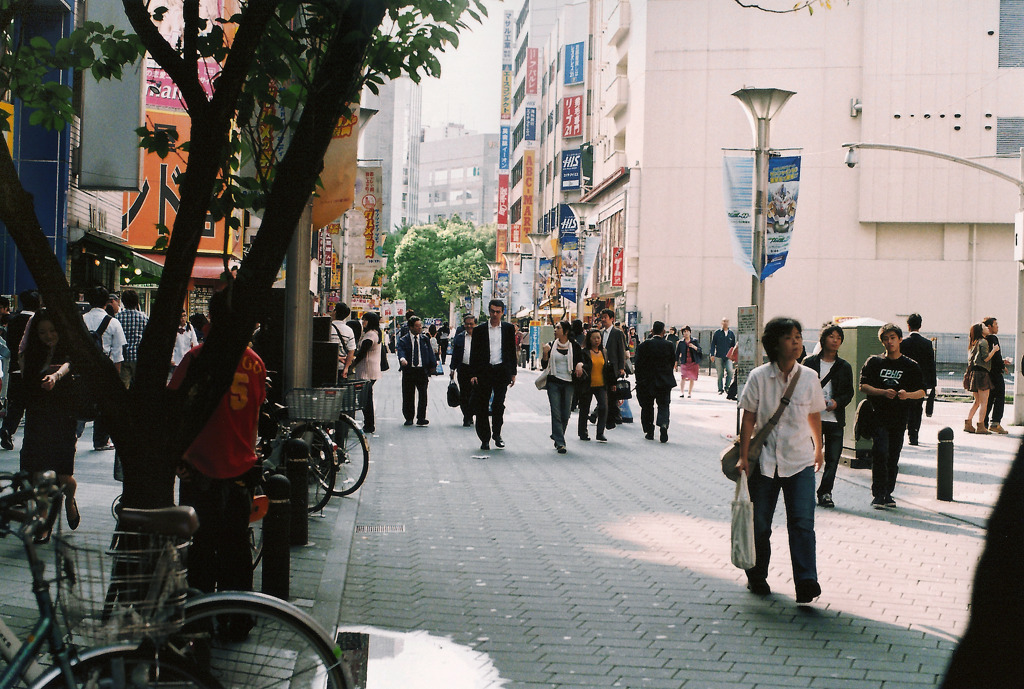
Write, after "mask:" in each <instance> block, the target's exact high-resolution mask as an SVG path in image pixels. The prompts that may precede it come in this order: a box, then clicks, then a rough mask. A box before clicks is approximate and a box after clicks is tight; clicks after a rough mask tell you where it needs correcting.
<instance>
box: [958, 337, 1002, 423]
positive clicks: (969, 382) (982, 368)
mask: <svg viewBox="0 0 1024 689" xmlns="http://www.w3.org/2000/svg"><path fill="white" fill-rule="evenodd" d="M988 334H989V329H988V326H987V325H985V324H984V323H975V324H974V325H972V326H971V329H970V331H969V335H970V344H969V345H968V347H967V373H965V374H964V389H965V390H967V391H968V392H970V393H971V394H972V395H974V404H972V405H971V410H970V411H969V412H968V413H967V420H966V421H965V422H964V430H965V431H966V432H968V433H977V434H979V435H988V434H989V433H991V432H992V431H990V430H988V428H986V427H985V423H984V421H983V417H984V416H985V409H986V407H987V406H988V393H989V390H991V389H992V380H991V378H990V374H991V371H992V357H994V356H995V355H996V353H997V352H998V351H999V345H996V346H994V347H993V346H991V345H989V343H988V340H987V339H985V336H986V335H988ZM975 412H977V413H978V425H977V426H975V425H974V424H973V423H972V420H973V419H974V413H975Z"/></svg>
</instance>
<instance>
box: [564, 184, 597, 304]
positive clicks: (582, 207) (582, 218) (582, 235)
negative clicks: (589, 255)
mask: <svg viewBox="0 0 1024 689" xmlns="http://www.w3.org/2000/svg"><path fill="white" fill-rule="evenodd" d="M593 207H594V204H593V203H591V202H589V201H574V202H572V203H570V204H569V208H571V209H572V212H573V213H574V214H575V215H576V221H577V224H576V250H577V254H578V256H577V260H576V320H579V321H582V320H583V244H584V242H585V241H586V237H587V212H588V211H589V210H590V209H591V208H593Z"/></svg>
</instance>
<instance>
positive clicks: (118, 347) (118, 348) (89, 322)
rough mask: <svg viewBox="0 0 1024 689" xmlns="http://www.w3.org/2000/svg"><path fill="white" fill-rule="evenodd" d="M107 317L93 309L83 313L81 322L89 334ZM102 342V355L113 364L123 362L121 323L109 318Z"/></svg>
mask: <svg viewBox="0 0 1024 689" xmlns="http://www.w3.org/2000/svg"><path fill="white" fill-rule="evenodd" d="M108 315H110V314H108V313H107V312H106V310H104V309H101V308H93V309H91V310H89V311H86V312H85V315H83V316H82V320H84V321H85V327H86V328H88V329H89V332H96V330H98V329H99V327H100V325H102V324H103V319H104V318H106V317H107V316H108ZM26 332H27V329H26ZM102 340H103V353H104V354H106V355H107V356H108V357H110V360H111V361H113V362H114V363H115V364H119V363H121V362H122V361H124V346H125V345H126V344H127V341H126V340H125V339H124V328H122V327H121V321H119V320H117V319H116V318H114V317H113V316H111V318H110V323H108V324H107V328H106V330H104V331H103V337H102Z"/></svg>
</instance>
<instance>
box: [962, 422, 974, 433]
mask: <svg viewBox="0 0 1024 689" xmlns="http://www.w3.org/2000/svg"><path fill="white" fill-rule="evenodd" d="M964 432H965V433H975V432H976V431H975V429H974V424H973V423H971V420H970V419H967V420H966V421H964Z"/></svg>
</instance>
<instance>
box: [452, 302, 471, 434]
mask: <svg viewBox="0 0 1024 689" xmlns="http://www.w3.org/2000/svg"><path fill="white" fill-rule="evenodd" d="M474 328H476V316H474V315H473V314H471V313H467V314H466V315H465V316H463V318H462V329H461V330H459V332H458V333H457V334H456V335H455V339H453V340H452V361H451V364H450V366H451V369H452V374H451V378H452V380H458V382H459V407H460V408H461V409H462V425H463V426H465V427H469V426H472V425H473V407H472V399H473V384H472V383H471V382H470V378H471V377H472V376H470V373H469V355H470V354H471V353H472V349H473V330H474ZM467 343H468V344H469V346H468V347H467V346H466V344H467Z"/></svg>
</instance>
